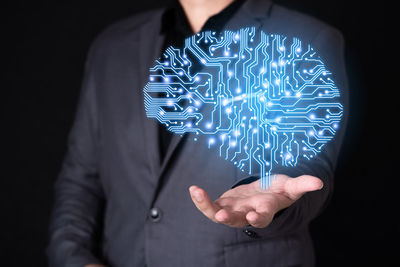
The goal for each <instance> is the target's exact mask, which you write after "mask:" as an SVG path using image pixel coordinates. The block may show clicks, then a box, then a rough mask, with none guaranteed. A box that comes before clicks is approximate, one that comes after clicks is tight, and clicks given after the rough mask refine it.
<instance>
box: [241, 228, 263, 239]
mask: <svg viewBox="0 0 400 267" xmlns="http://www.w3.org/2000/svg"><path fill="white" fill-rule="evenodd" d="M243 232H244V233H245V234H246V235H247V236H249V237H251V238H260V236H259V235H258V234H257V233H256V232H254V231H252V230H250V229H244V230H243Z"/></svg>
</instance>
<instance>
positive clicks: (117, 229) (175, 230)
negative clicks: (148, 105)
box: [47, 0, 348, 267]
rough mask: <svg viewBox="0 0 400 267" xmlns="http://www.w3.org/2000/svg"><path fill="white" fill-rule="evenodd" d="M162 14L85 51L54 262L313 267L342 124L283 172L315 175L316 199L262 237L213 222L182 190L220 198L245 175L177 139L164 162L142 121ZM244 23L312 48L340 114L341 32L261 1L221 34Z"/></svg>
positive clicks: (310, 197)
mask: <svg viewBox="0 0 400 267" xmlns="http://www.w3.org/2000/svg"><path fill="white" fill-rule="evenodd" d="M163 11H164V10H155V11H150V12H147V13H144V14H140V15H135V16H134V17H132V18H129V19H126V20H124V21H121V22H118V23H116V24H114V25H112V26H110V27H108V28H107V29H106V30H105V31H104V32H103V33H102V34H101V35H100V36H99V37H98V38H97V39H96V41H95V42H94V44H93V46H92V48H91V50H90V52H89V55H88V59H87V64H86V71H85V79H84V83H83V89H82V95H81V98H80V103H79V108H78V111H77V114H76V120H75V123H74V126H73V128H72V130H71V133H70V138H69V146H68V153H67V155H66V158H65V161H64V164H63V168H62V171H61V173H60V175H59V177H58V179H57V182H56V184H55V206H54V211H53V216H52V222H51V229H50V243H49V246H48V250H47V253H48V256H49V262H50V265H51V266H84V265H85V264H87V263H95V262H102V263H106V264H108V265H110V266H115V267H128V266H129V267H135V266H141V267H143V266H149V267H156V266H163V267H166V266H173V267H177V266H184V267H188V266H189V267H195V266H199V267H200V266H201V267H203V266H208V267H212V266H218V267H220V266H226V267H234V266H252V267H258V266H271V267H273V266H313V265H314V255H313V249H312V243H311V239H310V236H309V233H308V223H309V222H310V220H312V219H313V218H314V217H315V216H316V215H317V214H318V213H319V212H320V210H321V209H322V208H323V206H324V205H326V203H327V200H328V199H329V196H330V194H331V192H332V186H333V170H334V167H335V163H336V160H337V156H338V151H339V147H340V144H341V141H342V138H343V133H344V130H343V129H344V127H342V130H340V131H339V132H338V133H337V136H336V137H335V141H334V142H331V144H329V145H328V146H327V147H326V149H325V150H324V152H322V153H321V154H320V156H319V157H318V158H317V159H315V160H312V161H308V162H300V163H299V165H298V166H297V167H295V168H291V169H285V168H281V169H280V170H279V172H280V173H285V174H288V175H290V176H292V177H295V176H298V175H301V174H310V175H315V176H318V177H320V178H321V179H323V181H324V184H325V186H324V188H323V189H322V190H320V191H318V192H313V193H308V194H306V195H304V196H303V197H302V198H301V199H300V200H298V201H297V202H296V203H295V204H294V205H292V206H291V207H289V208H288V209H286V210H285V211H284V212H283V213H282V214H280V215H279V216H278V217H276V218H275V219H274V220H273V222H272V223H271V225H270V226H268V227H266V228H264V229H256V228H252V227H247V228H244V229H237V228H230V227H228V226H224V225H221V224H215V223H213V222H211V221H210V220H208V219H207V218H206V217H204V216H203V215H202V214H201V213H200V212H199V211H198V210H197V209H196V207H195V206H194V204H193V203H192V201H191V199H190V196H189V193H188V187H189V186H190V185H193V184H195V185H199V186H201V187H203V188H205V189H206V190H207V191H208V192H209V194H210V196H211V198H212V199H215V198H217V197H218V196H219V195H220V194H222V193H223V192H225V191H226V190H228V189H229V188H230V187H232V186H233V185H234V184H235V183H238V182H240V181H242V180H243V179H246V175H244V174H243V173H242V172H240V171H238V170H237V168H236V167H235V166H234V165H233V164H232V163H230V162H228V161H225V160H224V159H222V158H219V157H218V156H217V154H216V153H213V152H211V153H210V151H209V150H208V148H207V147H206V146H201V145H198V144H196V143H195V142H191V141H188V140H186V141H185V140H184V138H181V137H179V136H177V135H175V136H174V137H173V139H172V141H171V145H170V147H169V149H168V151H167V155H166V157H165V159H163V160H162V161H161V160H160V158H159V153H158V152H159V144H158V138H157V127H158V126H157V123H158V122H157V121H155V120H151V119H148V118H146V114H145V110H144V104H143V90H142V88H143V86H144V84H145V83H146V81H147V78H148V70H149V67H150V66H151V65H152V64H153V63H154V60H155V59H156V58H157V57H158V56H159V53H160V49H161V46H162V44H163V38H164V37H163V36H162V35H160V26H161V17H162V14H163ZM245 26H255V27H257V28H258V29H261V30H263V31H265V32H268V33H278V34H282V35H286V36H296V37H298V38H300V39H301V40H303V42H304V43H310V44H311V45H312V46H313V47H314V49H315V50H316V51H318V53H319V54H320V56H321V57H322V58H323V59H324V61H325V62H326V64H327V67H328V69H330V70H331V71H332V72H333V74H334V80H335V82H336V84H337V85H338V87H339V88H340V89H341V92H342V96H343V101H344V103H345V114H346V111H347V109H346V104H347V99H348V96H347V95H348V92H347V83H346V75H345V69H344V58H343V38H342V36H341V34H340V33H339V32H338V31H337V30H335V29H333V28H332V27H330V26H328V25H326V24H324V23H322V22H321V21H318V20H316V19H314V18H311V17H308V16H305V15H303V14H300V13H297V12H294V11H291V10H288V9H286V8H283V7H281V6H278V5H275V4H273V3H271V2H269V1H267V0H265V1H261V0H248V1H246V2H245V3H244V4H243V5H242V6H241V7H240V9H239V11H238V12H237V13H236V14H235V15H234V17H232V18H231V19H230V21H229V22H228V23H227V25H226V26H225V28H226V29H231V30H235V29H239V28H241V27H245ZM149 214H152V215H153V216H149Z"/></svg>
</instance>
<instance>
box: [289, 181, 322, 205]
mask: <svg viewBox="0 0 400 267" xmlns="http://www.w3.org/2000/svg"><path fill="white" fill-rule="evenodd" d="M323 185H324V183H323V182H322V180H321V179H319V178H317V177H315V176H311V175H302V176H299V177H297V178H291V179H288V180H287V181H286V183H285V192H286V193H287V194H288V196H289V197H290V198H291V199H293V200H297V199H299V198H300V197H301V196H302V195H303V194H305V193H307V192H311V191H315V190H319V189H322V187H323Z"/></svg>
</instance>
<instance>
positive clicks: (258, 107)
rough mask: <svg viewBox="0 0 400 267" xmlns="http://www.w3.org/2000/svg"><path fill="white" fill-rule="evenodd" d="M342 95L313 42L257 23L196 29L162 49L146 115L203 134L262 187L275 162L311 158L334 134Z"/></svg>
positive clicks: (146, 96)
mask: <svg viewBox="0 0 400 267" xmlns="http://www.w3.org/2000/svg"><path fill="white" fill-rule="evenodd" d="M339 96H340V93H339V90H338V88H337V87H336V85H335V83H334V81H333V80H332V74H331V72H329V70H327V69H326V67H325V65H324V63H323V62H322V59H321V58H320V57H319V56H318V54H317V53H316V51H314V49H313V48H312V47H311V46H310V45H304V44H302V42H301V41H300V40H299V39H297V38H287V37H285V36H281V35H278V34H266V33H264V32H262V31H256V30H255V28H243V29H241V30H239V31H237V32H233V31H225V32H222V33H221V34H217V33H215V32H211V31H207V32H201V33H198V34H196V35H193V36H191V37H190V38H188V39H186V40H185V45H184V47H183V48H180V49H177V48H174V47H169V48H167V49H166V51H165V53H164V54H163V56H162V58H160V59H158V60H156V64H155V65H154V66H153V67H152V68H151V69H150V77H149V82H148V83H147V84H146V85H145V87H144V100H145V109H146V114H147V116H148V117H149V118H156V119H157V120H158V121H159V122H160V123H162V124H164V125H165V127H167V129H168V130H169V131H172V132H174V133H176V134H179V135H182V134H185V133H191V134H190V136H191V138H192V139H193V140H194V141H198V140H199V138H200V137H202V138H206V143H207V145H208V147H215V148H216V149H217V151H218V153H219V156H221V157H223V158H224V159H226V160H229V161H231V162H232V163H233V164H234V165H236V166H237V167H238V168H239V169H240V170H242V171H244V172H248V173H249V174H250V175H251V174H256V173H257V174H259V175H260V176H261V178H262V179H261V186H262V187H264V188H266V187H268V185H269V184H270V179H271V178H270V177H271V174H273V168H274V166H277V165H282V166H286V167H291V166H296V164H297V163H298V161H299V160H300V159H312V158H313V157H316V155H317V154H318V153H319V152H320V151H321V150H322V149H323V147H324V145H325V144H327V143H328V142H329V141H330V140H331V139H332V138H333V137H334V135H335V132H336V131H337V129H338V128H339V123H340V120H341V117H342V114H343V106H342V104H341V103H340V102H339Z"/></svg>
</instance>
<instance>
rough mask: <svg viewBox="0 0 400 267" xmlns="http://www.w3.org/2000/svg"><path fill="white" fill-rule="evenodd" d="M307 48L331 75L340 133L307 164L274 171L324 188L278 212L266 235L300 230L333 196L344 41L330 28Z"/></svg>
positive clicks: (343, 125) (342, 125)
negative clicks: (305, 177) (316, 180)
mask: <svg viewBox="0 0 400 267" xmlns="http://www.w3.org/2000/svg"><path fill="white" fill-rule="evenodd" d="M311 46H312V47H313V48H314V50H315V51H316V52H317V53H318V54H319V55H320V57H321V59H322V61H323V62H324V63H325V64H326V67H327V69H328V70H330V71H331V73H332V75H333V80H334V81H335V84H336V86H337V87H338V88H339V90H340V94H341V95H340V101H341V103H342V104H343V111H344V114H343V117H342V121H341V123H340V129H339V130H338V131H337V132H336V135H335V137H334V138H333V139H332V140H331V141H330V142H329V143H328V144H326V145H325V146H324V148H323V149H322V151H321V152H320V153H319V154H317V156H316V157H314V158H313V159H311V160H306V159H301V160H299V161H298V163H297V165H296V166H295V167H291V168H289V167H282V166H280V167H278V166H277V167H274V173H276V174H286V175H288V176H290V177H297V176H300V175H304V174H307V175H312V176H316V177H318V178H320V179H321V180H322V181H323V183H324V187H323V189H322V190H318V191H314V192H309V193H306V194H305V195H303V196H302V197H301V198H300V199H299V200H298V201H296V202H295V203H294V204H293V205H291V206H290V207H288V208H286V209H284V210H283V211H282V212H279V215H278V216H275V218H274V220H273V221H272V223H271V224H270V225H269V226H268V227H267V228H269V229H268V231H267V232H270V231H273V232H275V233H276V232H277V231H278V232H279V231H283V232H288V231H294V230H296V229H299V228H304V227H305V226H307V225H308V223H309V222H310V221H311V220H312V219H313V218H315V217H316V216H317V215H318V214H319V213H320V212H321V211H322V210H323V208H324V207H325V206H326V205H327V203H328V202H329V199H330V197H331V195H332V192H333V181H334V170H335V166H336V162H337V159H338V156H339V150H340V146H341V144H342V141H343V137H344V133H345V128H346V124H347V116H348V114H347V113H348V112H347V111H348V110H349V107H348V104H349V103H348V102H349V101H348V100H349V92H348V84H347V77H346V71H345V60H344V40H343V37H342V34H341V33H340V32H339V31H337V30H336V29H334V28H331V27H327V26H326V27H325V28H323V29H322V30H321V31H319V33H318V34H317V35H316V36H315V37H314V39H313V41H312V43H311ZM256 179H258V177H257V176H256V177H254V176H253V177H247V178H244V179H243V180H240V181H238V182H237V183H236V184H235V185H234V187H235V186H237V185H239V184H244V183H248V182H252V181H255V180H256Z"/></svg>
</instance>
